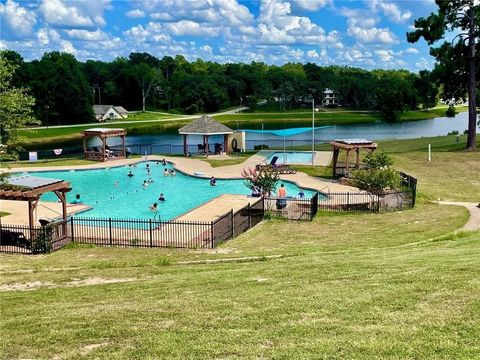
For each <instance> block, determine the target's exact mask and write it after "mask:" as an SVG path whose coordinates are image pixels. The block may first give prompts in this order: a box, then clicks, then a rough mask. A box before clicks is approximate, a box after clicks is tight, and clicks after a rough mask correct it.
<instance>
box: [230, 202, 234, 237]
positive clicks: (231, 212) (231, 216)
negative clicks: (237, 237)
mask: <svg viewBox="0 0 480 360" xmlns="http://www.w3.org/2000/svg"><path fill="white" fill-rule="evenodd" d="M230 222H231V227H232V229H231V231H232V236H231V237H232V238H233V234H235V224H234V221H233V209H232V210H230Z"/></svg>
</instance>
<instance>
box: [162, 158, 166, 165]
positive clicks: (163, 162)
mask: <svg viewBox="0 0 480 360" xmlns="http://www.w3.org/2000/svg"><path fill="white" fill-rule="evenodd" d="M162 165H163V166H165V165H167V162H166V161H165V158H163V160H162Z"/></svg>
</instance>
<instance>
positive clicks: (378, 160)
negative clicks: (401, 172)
mask: <svg viewBox="0 0 480 360" xmlns="http://www.w3.org/2000/svg"><path fill="white" fill-rule="evenodd" d="M364 163H365V164H366V165H367V166H368V167H369V168H370V169H380V168H384V167H389V166H391V165H392V164H393V160H392V158H391V157H390V155H388V154H387V153H386V152H385V151H382V152H379V153H375V154H374V153H370V154H367V156H365V160H364Z"/></svg>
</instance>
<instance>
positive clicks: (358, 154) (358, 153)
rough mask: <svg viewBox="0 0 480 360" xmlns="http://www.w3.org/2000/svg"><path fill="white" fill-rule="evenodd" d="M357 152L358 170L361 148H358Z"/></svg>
mask: <svg viewBox="0 0 480 360" xmlns="http://www.w3.org/2000/svg"><path fill="white" fill-rule="evenodd" d="M355 152H356V153H357V159H356V163H357V169H358V168H359V167H360V148H356V149H355Z"/></svg>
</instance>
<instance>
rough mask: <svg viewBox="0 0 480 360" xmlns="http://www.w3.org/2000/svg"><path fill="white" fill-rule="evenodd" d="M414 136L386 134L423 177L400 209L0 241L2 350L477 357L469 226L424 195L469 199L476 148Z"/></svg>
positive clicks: (479, 236)
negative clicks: (228, 234) (238, 230)
mask: <svg viewBox="0 0 480 360" xmlns="http://www.w3.org/2000/svg"><path fill="white" fill-rule="evenodd" d="M423 141H429V139H426V140H424V139H421V140H418V141H417V142H415V141H413V140H407V141H399V142H385V143H382V147H385V148H387V149H388V150H389V151H391V152H393V153H394V157H395V160H396V163H397V166H398V167H399V168H401V169H405V170H407V171H408V172H410V173H413V174H414V175H416V176H418V177H419V190H420V199H419V202H418V205H417V206H416V208H414V209H412V210H407V211H402V212H397V213H386V214H322V213H321V214H319V215H318V216H317V217H316V218H315V219H314V221H313V222H300V223H297V222H287V221H280V220H274V221H265V222H263V223H261V224H260V225H259V226H257V227H255V228H253V229H252V230H250V231H249V232H247V233H245V234H243V235H241V236H240V237H238V238H236V239H234V240H232V241H230V242H227V243H225V244H223V245H222V246H220V247H219V248H217V249H215V250H175V249H121V248H97V247H87V246H79V245H71V246H69V247H68V248H67V249H63V250H60V251H58V252H55V253H53V254H50V255H45V256H15V255H8V256H7V255H0V264H1V265H0V274H1V276H0V306H1V309H2V316H1V318H0V326H1V327H0V329H1V332H2V340H3V341H2V345H1V348H0V358H69V359H70V358H72V359H80V358H81V359H96V358H116V359H144V358H150V359H156V358H178V359H185V358H192V359H193V358H199V359H211V358H222V359H238V358H242V359H244V358H246V359H249V358H251V359H258V358H281V359H291V358H298V359H305V358H315V359H317V358H329V359H352V358H355V359H372V358H389V359H399V358H421V359H452V358H465V359H467V358H468V359H470V358H476V357H478V354H479V353H480V345H479V343H478V338H480V283H479V281H478V269H480V232H470V233H466V232H455V230H456V229H457V228H459V227H461V226H462V225H463V224H464V223H465V221H466V219H467V217H468V213H467V211H466V210H465V209H464V208H462V207H456V206H440V205H437V204H434V203H430V202H429V199H432V198H435V197H437V196H439V194H444V195H445V196H447V195H448V196H449V197H450V198H451V199H452V200H464V199H466V198H468V199H469V200H470V201H480V191H479V189H480V155H479V153H478V152H464V151H461V150H456V148H457V147H458V146H459V145H457V144H455V143H451V142H452V140H451V139H450V138H449V137H443V138H438V139H430V141H431V142H435V143H436V145H438V148H439V149H442V151H440V150H438V151H435V152H434V157H433V159H434V161H432V162H431V163H426V162H425V160H424V159H425V150H424V143H423ZM462 141H463V140H462ZM434 149H435V147H434ZM442 196H443V195H442Z"/></svg>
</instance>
